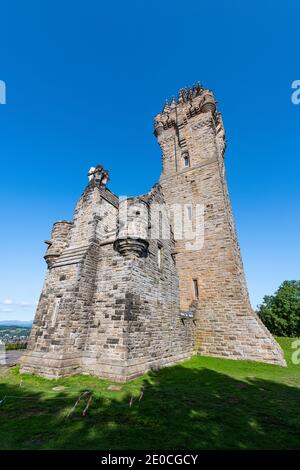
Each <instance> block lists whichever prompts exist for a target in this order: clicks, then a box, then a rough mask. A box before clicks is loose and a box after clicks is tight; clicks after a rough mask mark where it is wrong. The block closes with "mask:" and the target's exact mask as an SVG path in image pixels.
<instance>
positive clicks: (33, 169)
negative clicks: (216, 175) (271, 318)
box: [0, 0, 300, 320]
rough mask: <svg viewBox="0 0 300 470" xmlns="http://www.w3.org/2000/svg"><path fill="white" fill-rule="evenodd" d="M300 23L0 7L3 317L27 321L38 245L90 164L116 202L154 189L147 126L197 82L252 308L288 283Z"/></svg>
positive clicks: (283, 18)
mask: <svg viewBox="0 0 300 470" xmlns="http://www.w3.org/2000/svg"><path fill="white" fill-rule="evenodd" d="M299 19H300V4H299V2H298V1H296V0H295V1H289V0H287V1H285V2H284V3H283V2H281V1H274V0H273V1H267V0H264V1H263V2H261V1H257V0H253V1H252V2H242V1H233V0H227V1H221V0H219V1H214V2H207V1H200V0H197V1H189V0H187V1H185V2H184V3H183V2H180V1H177V0H172V1H162V0H160V1H156V0H154V1H151V2H150V1H148V2H142V1H139V2H137V1H130V0H129V1H127V2H121V1H115V2H99V1H91V0H86V1H85V2H79V1H74V0H73V1H72V2H69V1H61V0H60V1H56V0H51V2H50V1H48V0H46V1H43V2H38V1H32V0H28V1H26V2H24V1H15V0H10V2H3V3H2V5H1V29H0V45H1V49H0V50H1V53H0V58H1V60H0V80H4V81H5V83H6V86H7V104H6V105H0V136H1V138H0V156H1V174H0V178H1V185H0V192H1V194H0V201H1V220H2V223H1V231H0V250H1V253H0V255H1V263H0V281H1V282H0V302H1V303H0V320H5V319H22V320H23V319H31V318H32V317H33V315H34V309H35V303H36V301H37V299H38V297H39V294H40V290H41V287H42V283H43V278H44V274H45V270H46V265H45V263H44V260H43V255H44V252H45V247H46V246H45V245H44V244H43V241H44V240H45V239H48V238H49V236H50V231H51V226H52V223H53V222H54V221H56V220H59V219H70V218H71V217H72V214H73V209H74V205H75V203H76V200H77V199H78V197H79V196H80V194H81V192H82V190H83V189H84V187H85V185H86V183H87V177H86V173H87V171H88V169H89V167H90V166H93V165H95V164H97V163H101V164H103V165H104V166H105V167H106V168H107V169H108V170H109V171H110V176H111V181H110V188H111V189H112V190H113V191H114V192H116V193H118V194H122V195H123V194H127V195H134V194H139V193H144V192H146V191H148V190H149V189H150V187H151V186H152V185H153V184H154V183H155V182H156V181H157V180H158V178H159V175H160V168H161V161H160V150H159V147H158V145H157V143H156V140H155V138H154V136H153V117H154V115H155V114H156V113H157V112H159V111H160V110H161V109H162V106H163V103H164V101H165V99H166V98H167V97H168V98H170V97H171V96H172V95H173V94H176V93H177V91H178V89H179V88H181V87H183V86H185V85H191V84H193V83H194V82H197V81H198V80H201V82H202V83H203V85H204V86H206V87H208V88H211V89H213V90H214V92H215V96H216V98H217V100H218V102H219V109H220V110H221V111H222V113H223V118H224V123H225V127H226V132H227V141H228V148H227V153H226V166H227V177H228V184H229V190H230V194H231V199H232V205H233V210H234V215H235V219H236V225H237V229H238V235H239V239H240V244H241V249H242V254H243V259H244V266H245V271H246V276H247V280H248V287H249V292H250V297H251V301H252V304H253V306H256V305H257V303H259V302H260V301H261V299H262V297H263V295H265V294H267V293H272V292H273V291H274V290H275V289H276V288H277V287H278V285H279V284H280V283H281V282H282V281H283V280H285V279H299V265H300V255H299V227H300V223H299V192H300V190H299V170H300V160H299V143H300V139H299V137H300V135H299V130H300V126H299V124H300V105H298V106H297V105H293V104H292V101H291V94H292V90H291V84H292V82H293V81H294V80H297V79H300V70H299Z"/></svg>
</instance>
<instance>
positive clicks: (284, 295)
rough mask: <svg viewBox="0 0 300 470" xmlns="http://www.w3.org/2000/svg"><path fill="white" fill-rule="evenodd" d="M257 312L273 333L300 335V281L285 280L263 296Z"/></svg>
mask: <svg viewBox="0 0 300 470" xmlns="http://www.w3.org/2000/svg"><path fill="white" fill-rule="evenodd" d="M257 313H258V315H259V317H260V319H261V320H262V321H263V323H264V324H265V325H266V327H267V328H268V329H269V330H270V331H271V333H272V334H274V335H277V336H290V337H295V336H300V281H284V282H283V283H282V284H281V285H280V286H279V289H278V290H277V291H276V292H275V294H274V295H266V296H265V297H264V298H263V302H262V304H261V305H260V306H259V310H258V312H257Z"/></svg>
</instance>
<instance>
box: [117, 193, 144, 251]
mask: <svg viewBox="0 0 300 470" xmlns="http://www.w3.org/2000/svg"><path fill="white" fill-rule="evenodd" d="M148 218H149V208H148V204H147V202H145V201H143V200H142V199H141V198H139V197H136V198H128V199H123V200H120V202H119V216H118V230H117V240H116V241H115V245H114V247H115V249H116V250H117V251H118V252H119V253H121V254H122V255H127V256H133V257H141V256H146V255H147V250H148V245H149V242H148V238H149V235H148V223H149V222H148Z"/></svg>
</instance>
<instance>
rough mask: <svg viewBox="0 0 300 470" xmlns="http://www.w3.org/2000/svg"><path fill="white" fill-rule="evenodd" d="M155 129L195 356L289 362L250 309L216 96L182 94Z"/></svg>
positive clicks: (158, 119)
mask: <svg viewBox="0 0 300 470" xmlns="http://www.w3.org/2000/svg"><path fill="white" fill-rule="evenodd" d="M154 125H155V131H154V132H155V135H156V137H157V140H158V143H159V145H160V147H161V151H162V174H161V177H160V185H161V187H162V189H163V194H164V198H165V201H166V203H167V204H168V205H169V206H170V210H171V212H173V213H175V216H176V217H175V219H176V220H177V223H178V219H179V221H180V220H181V221H182V222H183V223H182V224H180V223H179V226H181V225H182V226H183V230H182V232H180V231H179V233H178V230H177V235H176V234H175V239H176V267H177V272H178V275H179V289H180V307H181V309H189V308H193V309H194V312H195V319H196V333H195V349H196V351H198V352H199V353H200V354H203V355H212V356H224V357H228V358H234V359H251V360H257V361H265V362H271V363H277V364H282V365H284V364H285V361H284V359H283V354H282V351H281V349H280V347H279V345H278V344H277V343H276V341H275V340H274V338H273V337H272V335H271V334H270V333H269V331H268V330H267V329H266V328H265V326H264V325H263V324H262V322H261V321H260V319H259V318H258V317H257V316H256V314H255V313H254V312H253V310H252V308H251V305H250V301H249V296H248V291H247V286H246V281H245V276H244V270H243V264H242V259H241V254H240V249H239V244H238V240H237V236H236V230H235V225H234V220H233V215H232V211H231V205H230V200H229V195H228V190H227V184H226V179H225V167H224V153H225V147H226V143H225V132H224V126H223V122H222V117H221V114H220V113H219V112H218V111H217V107H216V102H215V99H214V96H213V93H212V92H211V91H210V90H204V89H203V88H202V87H201V85H200V84H198V85H197V86H194V87H193V88H191V89H183V90H181V91H180V93H179V96H178V99H177V100H175V99H174V98H173V99H172V101H171V103H170V104H168V102H166V104H165V106H164V109H163V111H162V113H160V114H158V115H157V116H156V117H155V122H154ZM178 211H179V212H181V214H180V215H179V216H178ZM176 214H177V215H176ZM175 219H173V228H174V232H176V226H175V225H176V224H175V223H174V220H175ZM189 223H191V224H194V226H195V227H194V228H195V230H194V231H195V232H196V235H197V227H198V236H195V240H194V241H192V240H189V241H188V240H187V238H190V237H187V236H186V235H187V231H188V230H187V229H188V228H189V227H188V226H189ZM200 226H201V227H202V230H201V228H200Z"/></svg>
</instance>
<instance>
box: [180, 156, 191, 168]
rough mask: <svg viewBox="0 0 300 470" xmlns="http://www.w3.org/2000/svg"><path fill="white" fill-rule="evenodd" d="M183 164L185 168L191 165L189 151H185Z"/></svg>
mask: <svg viewBox="0 0 300 470" xmlns="http://www.w3.org/2000/svg"><path fill="white" fill-rule="evenodd" d="M182 157H183V165H184V168H188V167H189V166H190V157H189V154H188V153H187V152H185V153H184V154H183V155H182Z"/></svg>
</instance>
